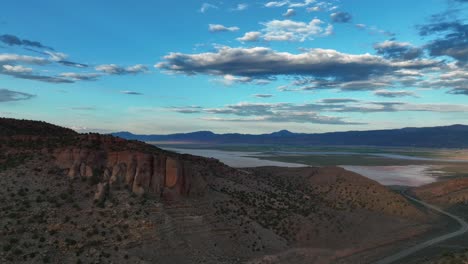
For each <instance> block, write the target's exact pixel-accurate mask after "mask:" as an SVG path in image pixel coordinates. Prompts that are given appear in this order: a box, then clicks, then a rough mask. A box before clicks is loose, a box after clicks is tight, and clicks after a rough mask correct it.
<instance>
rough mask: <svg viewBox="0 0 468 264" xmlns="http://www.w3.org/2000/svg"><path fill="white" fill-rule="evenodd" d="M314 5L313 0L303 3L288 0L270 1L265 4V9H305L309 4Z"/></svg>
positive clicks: (306, 0)
mask: <svg viewBox="0 0 468 264" xmlns="http://www.w3.org/2000/svg"><path fill="white" fill-rule="evenodd" d="M313 3H315V0H305V1H303V2H293V1H288V0H283V1H270V2H267V3H266V4H265V7H283V6H288V7H292V8H294V7H307V6H310V5H311V4H313Z"/></svg>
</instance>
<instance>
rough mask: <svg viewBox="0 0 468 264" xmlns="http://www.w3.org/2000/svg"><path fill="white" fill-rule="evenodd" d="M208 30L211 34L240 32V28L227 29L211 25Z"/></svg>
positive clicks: (218, 25)
mask: <svg viewBox="0 0 468 264" xmlns="http://www.w3.org/2000/svg"><path fill="white" fill-rule="evenodd" d="M208 30H209V31H210V32H226V31H229V32H235V31H239V28H238V27H226V26H223V25H220V24H209V25H208Z"/></svg>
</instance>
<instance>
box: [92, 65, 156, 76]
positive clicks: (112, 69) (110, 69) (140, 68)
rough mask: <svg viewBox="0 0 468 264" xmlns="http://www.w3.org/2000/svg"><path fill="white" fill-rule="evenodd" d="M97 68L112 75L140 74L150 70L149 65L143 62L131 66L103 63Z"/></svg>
mask: <svg viewBox="0 0 468 264" xmlns="http://www.w3.org/2000/svg"><path fill="white" fill-rule="evenodd" d="M95 69H96V70H97V71H100V72H104V73H107V74H110V75H125V74H138V73H144V72H147V71H148V67H146V66H145V65H143V64H137V65H133V66H129V67H122V66H118V65H116V64H103V65H98V66H96V68H95Z"/></svg>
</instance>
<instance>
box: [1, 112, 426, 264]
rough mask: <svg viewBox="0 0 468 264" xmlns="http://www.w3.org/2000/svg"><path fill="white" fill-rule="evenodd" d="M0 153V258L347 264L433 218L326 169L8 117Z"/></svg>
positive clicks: (363, 181)
mask: <svg viewBox="0 0 468 264" xmlns="http://www.w3.org/2000/svg"><path fill="white" fill-rule="evenodd" d="M0 153H1V155H0V186H2V188H1V189H0V227H1V228H0V247H1V248H0V262H1V263H355V262H354V261H353V259H352V256H354V255H356V254H360V253H361V252H367V251H373V250H375V249H376V248H379V247H383V246H386V245H389V244H391V243H393V242H395V241H400V240H405V239H409V238H413V237H416V236H418V235H420V234H422V233H424V232H425V231H427V230H429V228H430V226H431V221H433V219H432V218H431V217H429V216H428V215H427V214H426V213H425V212H424V211H421V210H420V209H418V208H417V207H415V206H414V205H413V204H411V203H409V202H408V201H407V200H406V199H404V198H403V197H402V196H401V195H399V194H398V193H395V192H392V191H390V190H388V189H387V188H386V187H384V186H381V185H379V184H378V183H377V182H375V181H372V180H369V179H367V178H365V177H363V176H360V175H358V174H355V173H352V172H349V171H346V170H344V169H341V168H335V167H324V168H313V167H308V168H294V169H286V168H277V167H264V168H254V169H245V170H238V169H233V168H230V167H227V166H225V165H224V164H222V163H220V162H219V161H217V160H214V159H206V158H201V157H195V156H190V155H180V154H176V153H171V152H168V151H163V150H161V149H158V148H156V147H154V146H150V145H147V144H144V143H142V142H138V141H127V140H123V139H120V138H117V137H113V136H108V135H98V134H78V133H75V132H73V131H72V130H69V129H64V128H60V127H57V126H53V125H50V124H46V123H43V122H35V121H21V120H13V119H0ZM367 256H368V257H367V258H361V260H360V261H362V262H361V263H366V262H370V261H372V260H373V259H375V258H376V257H378V256H375V255H372V254H369V255H367Z"/></svg>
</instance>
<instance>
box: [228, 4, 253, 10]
mask: <svg viewBox="0 0 468 264" xmlns="http://www.w3.org/2000/svg"><path fill="white" fill-rule="evenodd" d="M248 7H249V5H248V4H244V3H242V4H237V6H236V7H235V8H233V9H231V10H232V11H244V10H246V9H247V8H248Z"/></svg>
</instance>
